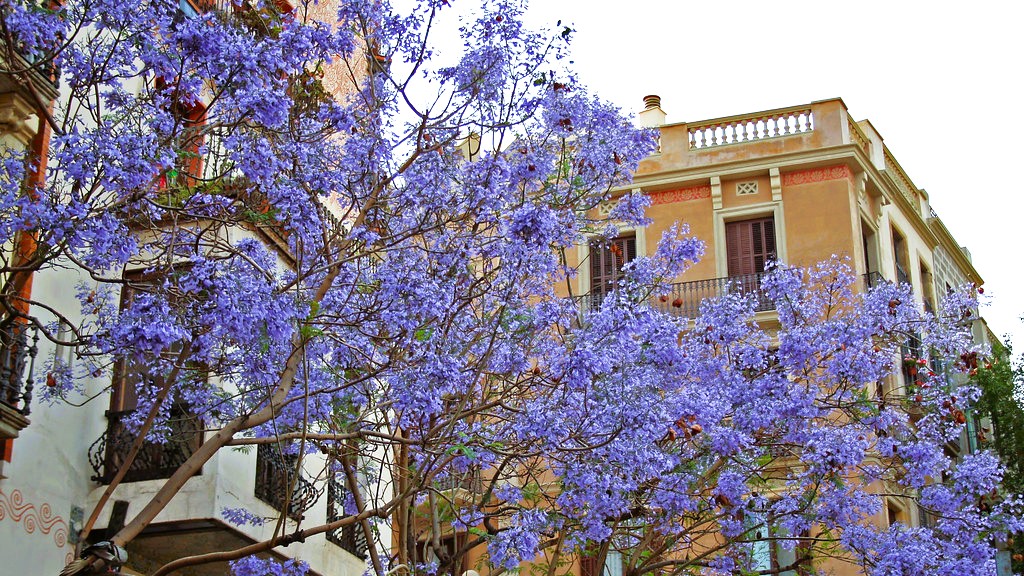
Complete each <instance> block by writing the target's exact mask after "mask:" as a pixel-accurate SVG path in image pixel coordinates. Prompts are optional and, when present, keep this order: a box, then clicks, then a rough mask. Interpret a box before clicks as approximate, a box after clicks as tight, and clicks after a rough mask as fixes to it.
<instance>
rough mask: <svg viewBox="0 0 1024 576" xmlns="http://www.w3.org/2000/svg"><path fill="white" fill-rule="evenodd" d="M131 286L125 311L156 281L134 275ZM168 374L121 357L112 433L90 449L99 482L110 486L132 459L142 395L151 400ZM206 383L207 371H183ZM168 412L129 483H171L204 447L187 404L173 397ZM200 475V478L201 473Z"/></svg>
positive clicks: (176, 350) (124, 297)
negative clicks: (158, 435)
mask: <svg viewBox="0 0 1024 576" xmlns="http://www.w3.org/2000/svg"><path fill="white" fill-rule="evenodd" d="M126 279H128V280H129V283H128V284H126V285H125V287H124V288H123V289H122V291H121V309H122V310H124V309H127V308H129V307H131V304H132V302H133V301H134V299H135V298H136V296H137V294H138V293H140V292H142V291H145V290H146V289H147V286H152V285H153V284H154V281H155V278H154V277H149V278H143V277H142V276H141V275H137V274H136V275H134V276H133V275H129V277H128V278H126ZM181 347H182V343H178V344H176V345H175V346H173V347H172V349H171V350H170V351H169V352H166V353H165V356H164V358H165V359H166V360H169V361H171V362H173V361H174V360H175V359H176V357H177V355H178V354H180V351H181ZM165 376H166V375H165V374H161V373H154V372H152V371H150V369H149V367H147V366H145V365H143V364H142V363H140V362H139V361H138V360H136V359H134V358H131V357H122V358H119V359H118V360H117V362H116V363H115V365H114V378H113V383H112V385H111V396H110V409H109V410H108V411H107V430H106V432H105V433H104V434H103V436H101V437H100V438H99V439H98V440H97V441H96V442H94V443H93V445H92V446H91V447H90V448H89V461H90V463H91V464H92V467H93V471H94V472H95V476H93V479H94V480H96V481H98V482H103V483H108V482H110V481H111V480H112V479H113V477H114V476H115V475H116V474H117V472H118V470H119V469H120V468H121V466H122V465H123V463H124V462H125V460H126V459H127V457H128V453H129V451H130V450H131V446H132V444H133V443H134V442H135V437H136V433H135V431H134V430H133V428H134V427H133V426H131V425H129V424H128V421H129V420H132V419H134V418H133V413H134V412H135V411H136V410H137V409H138V407H139V398H140V396H143V397H144V396H146V395H148V394H152V393H154V392H155V391H156V390H159V389H160V388H162V387H163V386H164V384H165V380H164V378H165ZM188 377H192V378H198V379H203V377H202V370H199V369H197V368H196V367H190V369H188V370H184V369H183V370H181V371H180V372H179V378H188ZM166 402H167V403H169V413H168V416H167V418H166V419H165V420H163V421H162V422H161V423H162V424H163V429H164V432H163V433H162V436H161V438H160V440H159V441H147V442H145V443H143V445H142V448H141V450H139V452H138V453H137V454H136V455H135V459H134V460H132V462H131V465H130V466H129V469H128V471H127V472H126V473H125V476H124V481H125V482H139V481H143V480H156V479H161V478H169V477H170V476H171V474H173V473H174V471H175V470H177V469H178V467H180V466H181V465H182V464H184V463H185V461H186V460H187V459H188V458H189V457H190V456H192V454H193V453H194V452H195V451H196V449H197V448H199V445H200V444H202V434H203V425H202V422H201V421H200V419H199V417H198V416H196V415H195V414H194V413H193V412H192V410H191V409H190V408H189V406H188V404H187V403H185V402H184V401H181V400H179V399H176V398H173V397H171V398H168V399H167V400H166ZM200 473H201V470H200V471H197V472H196V474H200Z"/></svg>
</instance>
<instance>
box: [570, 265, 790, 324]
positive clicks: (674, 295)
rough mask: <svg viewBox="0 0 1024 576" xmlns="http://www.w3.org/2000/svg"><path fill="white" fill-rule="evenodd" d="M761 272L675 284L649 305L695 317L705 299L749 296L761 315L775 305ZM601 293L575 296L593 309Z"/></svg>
mask: <svg viewBox="0 0 1024 576" xmlns="http://www.w3.org/2000/svg"><path fill="white" fill-rule="evenodd" d="M765 274H766V273H765V272H761V273H758V274H743V275H739V276H728V277H723V278H709V279H707V280H693V281H690V282H678V283H675V284H673V285H672V288H671V290H670V291H669V293H668V294H666V295H663V296H657V297H654V298H653V299H652V300H651V305H652V306H654V307H655V308H657V309H659V310H661V311H662V312H667V313H669V314H672V315H674V316H682V317H686V318H696V317H697V316H698V315H700V304H701V302H703V301H704V300H707V299H708V298H718V297H720V296H724V295H726V294H736V293H740V294H751V295H752V296H753V297H754V299H755V302H754V310H755V311H757V312H764V311H767V310H774V309H775V303H774V302H772V300H771V299H770V298H768V296H767V294H765V293H764V291H763V290H762V289H761V280H762V279H763V278H764V276H765ZM604 298H605V295H603V294H585V295H583V296H577V297H575V300H576V301H577V302H578V304H579V306H580V308H581V309H582V310H596V309H597V308H600V307H601V303H602V301H603V300H604Z"/></svg>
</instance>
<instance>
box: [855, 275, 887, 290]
mask: <svg viewBox="0 0 1024 576" xmlns="http://www.w3.org/2000/svg"><path fill="white" fill-rule="evenodd" d="M861 280H862V282H861V289H862V290H864V291H865V292H866V291H867V290H869V289H871V288H874V287H876V286H880V285H881V284H882V282H885V278H883V277H882V274H881V273H879V272H868V273H867V274H862V275H861Z"/></svg>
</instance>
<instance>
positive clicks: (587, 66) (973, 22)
mask: <svg viewBox="0 0 1024 576" xmlns="http://www.w3.org/2000/svg"><path fill="white" fill-rule="evenodd" d="M530 15H531V19H533V20H534V21H535V22H536V23H538V24H539V23H546V24H548V25H551V26H553V25H554V23H555V21H557V20H559V19H561V20H563V21H564V22H571V23H573V25H574V28H575V29H576V33H575V35H574V38H575V41H574V42H573V49H572V53H573V60H575V63H576V69H577V70H578V71H579V73H580V76H581V79H582V80H583V81H584V82H585V83H586V84H588V85H589V86H590V87H591V89H592V90H593V91H595V92H597V93H598V94H599V95H601V96H602V97H604V98H605V99H608V100H611V101H612V102H615V103H616V104H618V105H619V106H621V107H622V108H623V109H624V110H627V111H630V112H639V111H640V109H641V108H642V104H643V103H642V98H643V96H644V95H646V94H658V95H660V96H661V99H662V100H661V101H662V108H663V109H664V110H665V111H666V112H667V113H668V121H669V122H683V121H694V120H701V119H707V118H714V117H717V116H726V115H732V114H740V113H745V112H755V111H759V110H765V109H768V108H777V107H783V106H790V105H795V104H803V103H809V102H812V101H814V100H821V99H826V98H832V97H837V96H838V97H841V98H842V99H843V101H844V102H846V105H847V107H848V108H849V110H850V114H851V115H852V116H853V118H854V119H856V120H863V119H865V118H866V119H869V120H871V123H872V125H874V126H875V128H877V129H878V131H879V132H880V133H881V134H882V137H883V138H884V139H885V143H886V145H887V146H888V147H889V149H890V150H891V151H892V153H893V155H894V156H895V157H896V158H897V160H898V161H899V162H900V164H901V165H902V166H903V168H904V169H905V170H906V171H907V174H908V175H909V176H910V178H911V179H912V180H913V181H914V184H916V185H917V186H918V187H920V188H924V189H925V190H927V191H928V194H929V196H930V198H931V203H932V206H933V207H934V209H935V211H936V212H938V214H939V216H940V217H941V218H942V220H943V221H944V222H945V223H946V226H947V227H948V228H949V230H950V231H951V232H952V233H953V235H954V237H955V238H956V239H957V240H958V241H959V242H960V244H962V245H964V246H967V248H968V249H969V250H970V252H971V254H972V256H973V258H974V265H975V267H976V268H977V269H978V271H979V272H980V273H981V275H982V277H983V278H985V288H986V295H987V296H990V297H991V305H990V306H989V307H987V309H985V310H983V311H982V314H983V315H984V316H985V317H986V320H987V321H988V323H989V326H990V327H991V328H992V330H993V331H994V332H995V333H996V334H997V335H1003V334H1006V333H1011V334H1012V335H1013V340H1014V341H1015V342H1018V345H1017V348H1018V352H1024V325H1022V323H1021V320H1020V317H1021V316H1022V315H1024V293H1022V290H1021V289H1020V286H1021V283H1022V281H1024V273H1022V269H1024V259H1022V258H1021V257H1020V254H1019V249H1018V246H1019V245H1020V244H1021V241H1020V239H1019V238H1020V236H1021V234H1024V220H1022V216H1024V212H1022V208H1024V198H1022V196H1024V178H1022V177H1021V176H1020V175H1019V174H1018V172H1020V171H1021V170H1020V168H1021V167H1024V106H1022V98H1021V88H1022V80H1021V74H1022V72H1024V68H1022V65H1021V61H1022V59H1024V32H1022V28H1021V26H1022V24H1024V5H1022V4H1021V3H1019V2H1010V1H1005V2H991V1H985V0H982V1H974V2H963V3H956V4H954V3H952V2H935V1H932V2H916V1H913V2H912V1H906V0H889V1H887V2H881V1H875V0H859V1H857V2H844V3H835V2H825V1H816V2H811V1H803V2H796V1H793V2H778V1H776V2H764V1H760V2H755V1H723V0H701V1H699V2H696V1H689V2H669V1H660V0H659V1H650V0H648V1H646V2H645V1H629V2H611V1H607V0H590V1H587V0H548V1H541V0H534V1H533V3H532V5H531V9H530Z"/></svg>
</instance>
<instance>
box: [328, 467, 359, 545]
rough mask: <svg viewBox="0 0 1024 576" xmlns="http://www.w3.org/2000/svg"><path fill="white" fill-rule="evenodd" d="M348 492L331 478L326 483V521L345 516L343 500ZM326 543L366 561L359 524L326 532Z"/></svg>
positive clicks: (336, 519)
mask: <svg viewBox="0 0 1024 576" xmlns="http://www.w3.org/2000/svg"><path fill="white" fill-rule="evenodd" d="M347 495H348V490H346V489H345V485H344V484H342V483H341V482H338V480H337V479H336V478H331V479H330V480H328V482H327V521H328V522H336V521H338V520H341V519H342V518H344V517H345V516H346V514H345V498H346V497H347ZM327 541H328V542H331V543H332V544H335V545H337V546H339V547H341V549H342V550H345V551H347V552H350V553H351V554H353V555H354V556H356V557H358V558H362V559H364V560H365V559H366V533H365V532H364V531H363V527H362V525H361V524H360V523H358V522H356V523H353V524H348V525H345V526H342V527H341V528H336V529H334V530H330V531H328V532H327Z"/></svg>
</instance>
